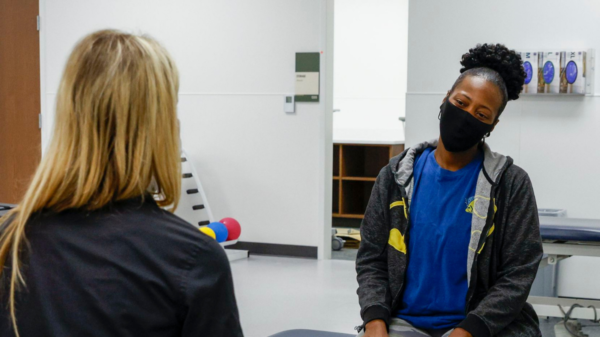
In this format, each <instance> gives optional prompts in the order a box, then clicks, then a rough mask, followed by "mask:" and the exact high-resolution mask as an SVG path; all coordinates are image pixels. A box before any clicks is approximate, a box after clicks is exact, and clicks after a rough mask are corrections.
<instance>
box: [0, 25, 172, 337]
mask: <svg viewBox="0 0 600 337" xmlns="http://www.w3.org/2000/svg"><path fill="white" fill-rule="evenodd" d="M178 89H179V78H178V73H177V69H176V67H175V64H174V63H173V61H172V59H171V57H170V55H169V54H168V52H167V51H166V50H165V49H164V48H163V47H162V46H161V45H160V44H158V43H157V42H156V41H154V40H153V39H151V38H149V37H146V36H136V35H131V34H126V33H122V32H119V31H114V30H103V31H98V32H95V33H92V34H90V35H88V36H86V37H85V38H83V40H81V41H80V42H79V43H78V44H77V46H76V47H75V49H74V50H73V52H72V53H71V56H70V57H69V59H68V61H67V65H66V68H65V70H64V74H63V77H62V80H61V82H60V87H59V90H58V94H57V102H56V121H55V128H54V134H53V138H52V141H51V143H50V145H49V147H48V150H47V152H46V155H45V156H44V157H43V159H42V161H41V163H40V165H39V167H38V168H37V171H36V173H35V175H34V177H33V180H32V182H31V185H30V186H29V188H28V189H27V191H26V193H25V196H24V197H23V199H22V201H21V202H20V203H19V205H18V206H17V207H15V208H14V209H13V210H11V212H9V213H8V214H6V215H5V216H4V217H3V218H1V219H0V225H1V226H2V227H1V228H2V233H1V235H0V273H3V271H4V270H5V268H4V267H5V266H10V268H9V269H8V270H10V290H9V296H8V300H9V308H10V315H11V319H12V323H13V328H14V330H15V333H16V335H17V336H19V333H18V330H17V321H16V313H15V292H16V291H17V290H18V289H19V288H20V287H21V286H24V285H25V280H24V278H23V275H22V273H21V261H20V252H21V251H23V250H24V248H25V247H26V246H27V241H26V238H25V226H26V224H27V221H28V220H29V218H30V217H31V215H32V214H33V213H35V212H37V211H41V210H42V209H44V210H49V211H53V212H61V211H63V210H66V209H73V208H80V209H86V210H95V209H99V208H101V207H103V206H106V205H108V204H110V203H112V202H115V201H119V200H125V199H131V198H135V197H140V196H142V197H144V196H146V195H152V197H154V199H155V200H156V202H157V203H158V204H159V206H161V207H168V206H170V207H171V211H174V210H175V208H176V207H177V203H178V202H179V195H180V189H181V164H180V148H179V136H178V134H179V126H178V122H177V115H176V114H177V112H176V106H177V92H178ZM34 248H35V247H34ZM0 275H1V276H3V278H4V279H6V278H7V277H8V275H6V276H5V275H2V274H0Z"/></svg>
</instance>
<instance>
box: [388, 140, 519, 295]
mask: <svg viewBox="0 0 600 337" xmlns="http://www.w3.org/2000/svg"><path fill="white" fill-rule="evenodd" d="M437 145H438V140H437V139H434V140H431V141H428V142H423V143H420V144H417V145H415V146H413V147H412V148H409V149H407V150H406V151H404V152H403V153H402V154H400V155H399V156H396V157H394V158H392V159H391V161H390V165H389V167H390V169H391V170H392V172H393V174H394V179H395V181H396V183H397V184H398V185H399V186H400V187H402V188H404V189H405V190H406V194H407V196H408V203H409V205H410V202H411V200H412V193H413V192H414V191H413V188H412V187H413V166H414V163H415V158H417V156H418V155H419V154H421V153H423V151H425V149H426V148H428V147H433V148H437ZM480 146H481V148H482V149H483V152H484V157H483V167H482V170H481V172H480V173H479V177H478V178H477V187H476V188H475V195H474V198H473V201H472V202H471V204H470V205H468V207H467V209H468V210H469V212H470V213H472V217H471V239H470V242H469V254H468V257H467V280H469V285H470V284H471V282H472V281H473V280H472V279H471V276H472V271H473V264H474V262H475V261H476V258H477V255H478V254H479V253H481V251H482V250H483V246H484V245H485V241H486V239H487V237H488V236H490V235H491V234H492V233H493V231H494V226H493V220H494V216H495V214H496V211H497V208H496V203H495V198H494V196H495V193H494V192H495V187H496V186H497V185H498V183H499V181H500V179H501V177H502V174H503V173H504V172H505V171H506V169H507V168H508V167H509V166H510V165H512V163H513V160H512V159H511V158H510V157H507V156H504V155H501V154H499V153H496V152H492V150H491V149H490V147H489V145H487V144H486V143H481V145H480ZM408 208H409V209H410V206H409V207H408ZM484 231H485V232H486V233H485V235H482V234H483V232H484Z"/></svg>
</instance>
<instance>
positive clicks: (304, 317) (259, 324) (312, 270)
mask: <svg viewBox="0 0 600 337" xmlns="http://www.w3.org/2000/svg"><path fill="white" fill-rule="evenodd" d="M334 253H338V254H334V256H335V255H337V257H338V258H348V259H349V258H351V257H352V255H354V256H355V254H356V251H355V250H348V251H347V250H344V251H341V252H334ZM231 269H232V271H233V277H234V282H235V290H236V296H237V300H238V306H239V309H240V317H241V321H242V327H243V329H244V335H245V336H246V337H266V336H270V335H272V334H275V333H277V332H281V331H284V330H289V329H314V330H325V331H332V332H343V333H353V327H354V326H356V325H359V324H360V323H361V320H360V316H359V310H360V308H359V306H358V299H357V296H356V288H357V286H358V285H357V283H356V273H355V271H354V260H353V259H352V261H344V260H328V261H318V260H308V259H291V258H281V257H266V256H251V257H250V258H249V259H248V260H240V261H234V262H232V263H231ZM558 321H559V319H556V318H552V319H549V320H547V319H540V323H541V328H542V333H543V336H544V337H554V325H555V324H556V323H558ZM582 323H583V332H584V333H586V334H588V335H589V336H593V337H600V325H598V324H594V323H592V322H589V321H584V322H582Z"/></svg>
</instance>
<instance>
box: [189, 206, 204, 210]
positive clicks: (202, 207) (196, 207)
mask: <svg viewBox="0 0 600 337" xmlns="http://www.w3.org/2000/svg"><path fill="white" fill-rule="evenodd" d="M192 209H193V210H194V211H197V210H199V209H204V205H194V206H192Z"/></svg>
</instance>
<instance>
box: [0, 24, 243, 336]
mask: <svg viewBox="0 0 600 337" xmlns="http://www.w3.org/2000/svg"><path fill="white" fill-rule="evenodd" d="M178 81H179V80H178V74H177V70H176V68H175V64H174V63H173V60H172V59H171V57H170V56H169V54H168V53H167V51H166V50H165V49H164V48H163V47H161V46H160V45H159V44H158V43H157V42H155V41H154V40H152V39H150V38H148V37H143V36H134V35H129V34H125V33H121V32H117V31H99V32H96V33H93V34H91V35H89V36H87V37H85V38H84V39H83V40H82V41H81V42H79V44H78V45H77V46H76V47H75V49H74V50H73V52H72V53H71V56H70V57H69V59H68V62H67V65H66V68H65V71H64V74H63V78H62V81H61V83H60V88H59V91H58V95H57V98H56V100H57V107H56V122H55V129H54V134H53V138H52V142H51V144H50V146H49V149H48V151H47V153H46V155H45V156H44V157H43V159H42V162H41V163H40V165H39V167H38V169H37V172H36V173H35V176H34V178H33V181H32V182H31V185H30V186H29V189H28V190H27V192H26V194H25V196H24V198H23V200H22V201H21V202H20V203H19V205H18V206H17V207H16V208H15V209H14V210H12V211H11V212H10V213H8V214H7V215H6V216H4V217H2V218H1V219H0V220H1V221H2V224H1V226H2V227H1V235H0V267H3V268H2V269H1V270H2V274H1V277H2V281H3V283H2V288H1V289H2V290H1V291H2V293H1V295H2V296H1V298H2V300H3V303H2V305H1V306H0V316H1V317H2V319H0V335H2V336H13V335H17V336H19V335H20V336H22V337H27V336H165V337H166V336H169V337H171V336H232V337H233V336H242V331H241V328H240V323H239V318H238V310H237V305H236V301H235V295H234V292H233V282H232V278H231V271H230V268H229V262H228V261H227V257H226V255H225V253H224V251H223V249H222V248H221V247H220V246H219V245H218V243H216V242H215V241H214V240H212V239H211V238H209V237H208V236H205V235H204V234H202V233H200V231H198V230H197V229H195V228H194V227H192V226H191V225H190V224H188V223H187V222H185V221H183V220H181V219H179V218H178V217H176V216H175V215H173V214H172V211H173V210H174V209H175V208H176V207H177V203H178V201H179V195H180V189H181V159H180V148H179V126H178V122H177V113H176V107H177V92H178V86H179V84H178ZM163 207H169V208H170V211H166V210H163Z"/></svg>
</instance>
